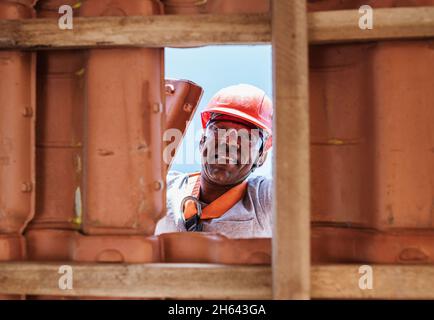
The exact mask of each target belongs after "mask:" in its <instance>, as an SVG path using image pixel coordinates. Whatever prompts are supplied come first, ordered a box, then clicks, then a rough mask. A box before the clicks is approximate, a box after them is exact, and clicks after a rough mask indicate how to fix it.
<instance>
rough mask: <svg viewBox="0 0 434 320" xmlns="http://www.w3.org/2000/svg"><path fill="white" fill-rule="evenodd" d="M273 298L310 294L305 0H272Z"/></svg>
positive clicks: (298, 296)
mask: <svg viewBox="0 0 434 320" xmlns="http://www.w3.org/2000/svg"><path fill="white" fill-rule="evenodd" d="M272 45H273V90H274V94H273V99H274V110H275V111H274V134H273V135H274V137H273V144H274V158H273V181H274V190H275V193H274V199H273V215H274V216H273V218H274V220H273V221H274V222H273V225H274V230H273V268H272V270H273V271H272V274H273V298H274V299H309V297H310V292H309V291H310V195H309V191H310V190H309V189H310V187H309V112H308V111H309V110H308V107H309V105H308V38H307V12H306V0H297V1H295V0H293V1H288V0H273V1H272Z"/></svg>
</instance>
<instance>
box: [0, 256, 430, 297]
mask: <svg viewBox="0 0 434 320" xmlns="http://www.w3.org/2000/svg"><path fill="white" fill-rule="evenodd" d="M65 264H68V265H71V266H72V270H73V289H72V290H61V289H59V286H58V283H59V278H60V277H61V276H62V274H59V273H58V272H59V267H60V266H61V265H62V264H60V263H30V262H23V263H12V262H3V263H0V294H31V295H57V296H82V297H135V298H180V299H187V298H191V299H271V297H272V290H271V267H269V266H227V265H226V266H225V265H211V264H131V265H126V264H77V263H65ZM359 267H360V265H323V266H318V265H314V266H312V267H311V297H312V298H317V299H324V298H330V299H344V298H345V299H434V266H423V265H419V266H408V265H400V266H393V265H373V266H372V276H373V282H372V285H373V288H372V289H366V290H362V289H360V287H359V280H360V277H361V276H363V274H359ZM63 275H64V274H63Z"/></svg>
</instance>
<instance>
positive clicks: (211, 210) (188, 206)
mask: <svg viewBox="0 0 434 320" xmlns="http://www.w3.org/2000/svg"><path fill="white" fill-rule="evenodd" d="M246 190H247V181H243V182H241V183H240V184H238V185H236V186H235V187H233V188H231V189H229V190H228V191H226V192H225V193H224V194H222V195H221V196H220V197H218V198H217V199H215V200H214V201H213V202H211V203H210V204H209V205H207V206H206V207H205V208H203V209H202V214H201V217H200V219H201V220H209V219H214V218H219V217H221V216H222V215H223V214H224V213H225V212H226V211H228V210H229V209H230V208H232V207H233V206H234V205H235V204H236V203H237V202H238V201H240V200H241V199H242V198H243V197H244V195H245V193H246ZM187 191H188V193H189V194H190V195H191V196H193V197H195V198H196V199H199V191H200V172H199V173H193V174H191V175H190V176H189V182H188V186H187ZM195 214H197V208H196V204H195V202H194V201H193V200H187V201H186V202H185V204H184V219H185V220H187V219H190V218H191V217H193V216H194V215H195Z"/></svg>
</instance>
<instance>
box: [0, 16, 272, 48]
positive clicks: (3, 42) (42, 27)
mask: <svg viewBox="0 0 434 320" xmlns="http://www.w3.org/2000/svg"><path fill="white" fill-rule="evenodd" d="M73 21H74V27H73V29H72V30H60V29H59V28H58V22H57V19H27V20H15V21H14V20H0V48H43V49H50V48H53V49H54V48H75V47H110V46H144V47H191V46H201V45H211V44H212V45H219V44H258V43H266V42H267V41H269V37H270V25H269V18H268V17H267V15H264V14H263V15H225V16H224V15H195V16H187V15H155V16H146V17H95V18H90V17H86V18H79V17H78V18H74V20H73Z"/></svg>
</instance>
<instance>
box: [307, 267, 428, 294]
mask: <svg viewBox="0 0 434 320" xmlns="http://www.w3.org/2000/svg"><path fill="white" fill-rule="evenodd" d="M359 267H360V265H330V266H313V267H312V271H311V272H312V278H311V281H312V289H311V290H312V297H313V298H316V299H325V298H329V299H434V266H432V265H431V266H430V265H414V266H411V265H395V266H394V265H372V276H373V283H372V285H373V286H372V289H365V290H362V289H360V287H359V279H360V277H361V276H362V274H360V273H359Z"/></svg>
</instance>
